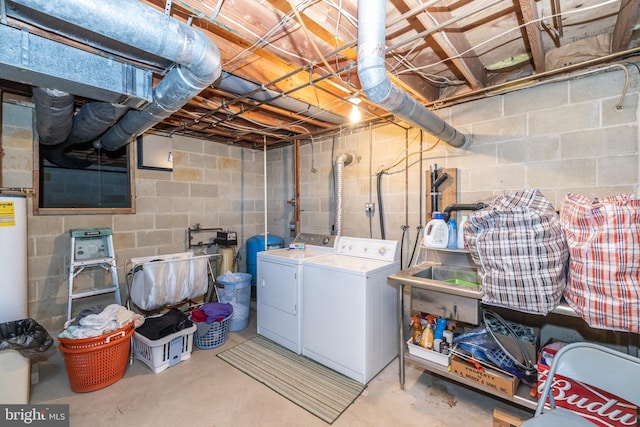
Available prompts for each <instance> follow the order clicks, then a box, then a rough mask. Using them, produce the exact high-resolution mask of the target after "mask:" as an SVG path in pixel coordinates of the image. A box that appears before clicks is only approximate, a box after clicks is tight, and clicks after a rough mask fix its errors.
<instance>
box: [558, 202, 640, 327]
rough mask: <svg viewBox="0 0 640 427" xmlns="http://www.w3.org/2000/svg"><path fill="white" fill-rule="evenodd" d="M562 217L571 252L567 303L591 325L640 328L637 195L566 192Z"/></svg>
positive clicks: (639, 231) (638, 211)
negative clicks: (600, 195) (601, 196)
mask: <svg viewBox="0 0 640 427" xmlns="http://www.w3.org/2000/svg"><path fill="white" fill-rule="evenodd" d="M560 222H561V224H562V227H563V229H564V232H565V235H566V237H567V243H568V245H569V253H570V261H569V274H568V276H569V280H568V285H567V289H566V290H565V299H566V300H567V303H568V304H569V305H570V306H571V307H572V308H573V309H574V310H575V311H576V312H577V313H578V314H579V315H580V316H581V317H582V318H583V319H584V321H585V322H587V323H588V324H589V326H591V327H594V328H602V329H612V330H621V331H629V332H634V333H640V200H638V199H635V197H634V196H632V195H630V194H622V195H618V196H610V197H605V198H593V199H592V198H588V197H584V196H581V195H577V194H572V193H569V194H567V195H566V196H565V199H564V201H563V202H562V207H561V209H560Z"/></svg>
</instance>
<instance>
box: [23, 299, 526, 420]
mask: <svg viewBox="0 0 640 427" xmlns="http://www.w3.org/2000/svg"><path fill="white" fill-rule="evenodd" d="M253 305H254V304H252V306H253ZM255 318H256V316H255V311H253V310H252V312H251V313H250V323H249V326H248V327H247V328H246V329H245V330H243V331H240V332H230V333H229V336H228V339H227V342H226V343H225V344H224V345H223V346H221V347H218V348H216V349H211V350H200V349H197V348H195V347H194V348H193V351H192V353H191V358H190V359H188V360H185V361H182V362H180V363H178V364H177V365H175V366H172V367H170V368H168V369H166V370H165V371H163V372H160V373H157V374H156V373H154V372H153V371H152V370H151V369H149V367H147V365H145V364H144V363H143V362H141V361H139V360H135V362H134V363H133V365H132V366H129V367H128V368H127V372H126V374H125V376H124V377H123V378H122V379H120V380H119V381H118V382H116V383H115V384H113V385H111V386H108V387H106V388H103V389H101V390H97V391H93V392H89V393H75V392H73V391H71V389H70V387H69V382H68V378H67V372H66V368H65V365H64V359H63V356H62V353H60V352H59V351H57V350H56V351H55V352H53V354H52V355H51V356H50V357H49V358H48V359H47V360H46V361H43V362H39V363H37V364H36V365H35V366H36V367H37V369H36V372H38V376H39V382H38V383H37V384H34V385H32V386H31V401H30V403H32V404H47V403H51V404H54V403H62V404H69V411H70V425H71V426H91V427H101V426H110V427H116V426H127V427H128V426H133V425H136V426H189V425H194V426H196V425H197V426H202V427H214V426H215V427H227V426H228V427H238V426H279V427H282V426H305V427H315V426H326V425H328V424H327V423H325V422H324V421H322V420H321V419H319V418H317V417H315V416H314V415H312V414H310V413H309V412H307V411H305V410H304V409H302V408H300V407H298V406H297V405H295V404H294V403H291V402H290V401H288V400H287V399H285V398H284V397H282V396H280V395H279V394H277V393H275V392H274V391H272V390H271V389H269V388H268V387H266V386H265V385H263V384H261V383H259V382H257V381H255V380H254V379H252V378H251V377H249V376H248V375H246V374H244V373H242V372H240V371H239V370H237V369H235V368H233V367H232V366H230V365H229V364H227V363H226V362H224V361H223V360H221V359H220V358H218V357H216V354H217V353H219V352H221V351H224V350H226V349H228V348H231V347H232V346H235V345H236V344H239V343H241V342H243V341H245V340H247V339H250V338H251V337H253V336H255V334H256V325H255ZM52 335H54V334H53V333H52ZM56 335H57V333H56ZM494 408H501V409H503V410H507V411H508V412H511V413H515V414H519V415H521V416H527V415H528V413H527V412H525V411H522V410H519V409H517V408H514V407H512V406H510V405H509V404H508V403H506V402H503V401H501V400H499V399H495V398H493V397H490V396H488V395H484V394H482V393H479V392H477V391H475V390H472V389H469V388H465V387H462V386H460V385H458V384H454V383H452V382H450V381H447V380H445V379H442V378H439V377H435V376H432V375H431V374H429V373H427V372H424V371H423V370H421V369H419V368H418V367H416V366H413V365H411V364H407V368H406V383H405V389H404V390H401V389H400V386H399V383H398V359H397V358H396V359H394V360H393V361H392V362H391V363H390V364H389V365H388V366H387V367H386V368H385V369H384V370H383V371H382V372H380V373H379V374H378V375H377V376H376V377H375V378H374V379H373V380H371V382H370V383H369V384H368V385H367V387H366V389H365V390H364V392H363V393H362V395H360V397H359V398H358V399H357V400H356V401H355V402H354V403H353V404H352V405H351V406H350V407H349V408H348V409H347V410H346V411H345V412H344V413H343V414H342V415H341V416H340V417H339V418H338V419H337V420H336V421H335V422H334V423H333V424H332V425H333V426H335V427H344V426H351V427H357V426H385V427H387V426H402V427H411V426H431V427H439V426H443V427H444V426H447V427H474V426H487V427H489V426H492V425H493V410H494Z"/></svg>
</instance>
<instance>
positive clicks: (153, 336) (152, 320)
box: [136, 308, 193, 340]
mask: <svg viewBox="0 0 640 427" xmlns="http://www.w3.org/2000/svg"><path fill="white" fill-rule="evenodd" d="M192 326H193V323H192V322H191V320H189V317H187V315H186V314H184V313H183V312H182V311H180V310H178V309H177V308H172V309H170V310H169V311H167V312H166V313H164V314H162V315H161V316H155V317H147V319H146V320H145V322H144V325H142V326H141V327H140V328H138V329H136V332H137V333H139V334H140V335H144V336H145V337H147V338H149V339H150V340H158V339H160V338H164V337H166V336H169V335H171V334H175V333H176V332H179V331H182V330H183V329H187V328H190V327H192Z"/></svg>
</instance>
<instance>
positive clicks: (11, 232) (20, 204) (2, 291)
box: [0, 193, 28, 323]
mask: <svg viewBox="0 0 640 427" xmlns="http://www.w3.org/2000/svg"><path fill="white" fill-rule="evenodd" d="M0 272H2V278H0V295H2V298H0V323H3V322H11V321H14V320H20V319H26V318H27V317H28V308H27V198H26V196H25V195H24V194H10V193H0Z"/></svg>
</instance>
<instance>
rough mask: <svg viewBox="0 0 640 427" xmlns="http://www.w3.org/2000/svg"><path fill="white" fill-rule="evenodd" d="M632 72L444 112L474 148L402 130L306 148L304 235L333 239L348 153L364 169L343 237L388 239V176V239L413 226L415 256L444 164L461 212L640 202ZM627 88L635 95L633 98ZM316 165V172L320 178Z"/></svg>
mask: <svg viewBox="0 0 640 427" xmlns="http://www.w3.org/2000/svg"><path fill="white" fill-rule="evenodd" d="M627 69H628V71H629V80H628V82H626V76H625V73H624V72H623V71H622V70H621V69H620V68H619V67H611V68H608V69H606V70H603V71H602V72H600V73H592V74H588V75H584V76H575V78H573V79H569V80H562V81H560V80H558V81H556V82H553V83H548V84H540V85H537V86H532V87H530V88H526V89H521V90H517V91H513V92H510V93H506V94H496V95H494V96H491V97H488V98H485V99H482V100H476V101H470V102H466V103H463V104H458V105H456V106H453V107H451V108H444V109H441V110H436V113H437V114H438V115H439V116H441V117H442V118H443V119H444V120H445V121H447V122H448V123H451V124H452V125H453V126H455V127H456V128H457V129H458V130H460V131H462V132H464V133H465V134H467V135H470V137H471V141H470V142H469V143H467V144H466V145H465V146H464V147H462V148H453V147H451V146H449V145H447V144H445V143H443V142H439V143H437V141H436V140H435V139H434V138H433V137H432V136H430V135H427V134H426V133H423V134H422V135H421V134H420V132H418V131H416V130H415V129H410V130H408V131H406V130H405V129H402V128H400V127H399V126H395V125H388V126H385V127H379V128H374V129H368V128H365V129H360V130H345V131H344V132H343V133H342V135H340V136H339V137H336V138H329V139H324V140H321V141H315V143H314V146H313V149H312V147H311V145H310V144H304V145H303V146H302V148H301V156H302V159H301V171H300V172H301V209H302V212H301V221H302V230H303V231H307V232H318V233H327V232H329V231H330V230H331V225H332V224H333V223H334V204H335V197H334V190H333V187H332V180H331V174H332V159H335V158H336V157H337V156H338V155H339V154H341V153H345V152H351V153H355V154H356V161H355V162H354V163H353V164H351V165H348V166H346V167H345V168H344V175H343V179H344V196H343V203H344V211H343V219H342V228H343V235H351V236H360V237H374V238H380V236H381V231H380V221H379V212H380V206H379V202H378V200H377V194H378V192H377V185H376V184H377V173H378V172H380V171H382V170H384V171H386V173H385V174H383V175H382V179H381V184H382V185H381V190H382V199H383V209H384V223H385V224H384V225H385V234H386V238H389V239H396V240H400V239H401V238H402V229H401V227H402V226H403V225H407V226H409V230H408V233H409V235H410V236H409V240H408V242H407V249H410V248H411V247H412V245H413V244H414V242H415V241H416V239H417V235H416V227H417V226H419V225H425V224H426V221H427V219H428V218H427V214H428V212H426V211H425V208H424V202H425V197H426V192H427V191H428V185H429V181H428V179H427V178H428V174H429V169H430V167H431V166H432V165H434V164H435V165H437V167H438V168H440V167H445V168H457V170H458V202H461V203H472V202H477V201H484V202H488V201H490V200H492V199H493V198H494V197H495V196H496V195H499V194H502V193H504V192H508V191H517V190H520V189H524V188H538V189H540V190H541V191H542V193H543V194H544V195H545V196H546V197H547V198H548V199H549V200H550V202H551V203H552V204H553V205H554V207H555V208H556V209H560V205H561V203H562V200H563V198H564V196H565V194H566V193H567V192H575V193H580V194H584V195H587V196H598V197H602V196H608V195H612V194H619V193H632V194H636V195H638V194H639V190H640V185H639V182H640V180H639V156H638V152H639V148H638V145H639V141H640V138H639V136H638V123H639V122H638V112H639V110H638V80H639V77H638V71H637V68H636V67H633V66H628V67H627ZM625 83H628V89H627V91H626V94H624V96H623V90H624V88H625ZM618 104H620V106H621V108H617V105H618ZM287 150H290V149H289V148H287V149H285V150H282V151H283V152H284V151H287ZM420 152H422V154H420ZM285 157H286V156H284V154H283V156H282V159H283V160H284V159H285ZM312 162H313V164H314V167H315V169H317V172H316V173H312V172H311V165H312ZM288 167H290V166H284V168H285V169H287V168H288ZM274 199H275V200H278V197H277V196H274ZM281 199H284V195H282V197H281ZM367 202H373V203H375V204H376V206H375V209H376V211H375V215H374V216H373V217H368V216H367V214H366V213H365V203H367Z"/></svg>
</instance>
